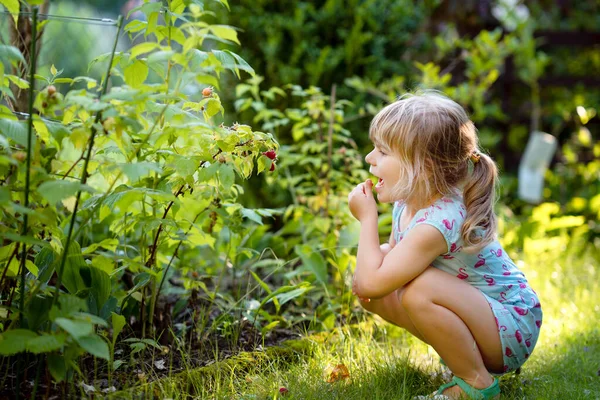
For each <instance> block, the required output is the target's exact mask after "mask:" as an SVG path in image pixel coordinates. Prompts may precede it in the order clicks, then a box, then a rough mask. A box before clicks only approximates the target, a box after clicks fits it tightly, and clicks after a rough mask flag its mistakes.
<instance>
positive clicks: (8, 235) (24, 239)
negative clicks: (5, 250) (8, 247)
mask: <svg viewBox="0 0 600 400" xmlns="http://www.w3.org/2000/svg"><path fill="white" fill-rule="evenodd" d="M0 238H5V239H9V240H10V241H11V242H19V243H25V244H29V245H32V246H33V245H37V246H42V247H48V246H50V243H48V242H46V241H44V240H39V239H36V238H33V237H31V236H21V235H17V234H16V233H13V232H0Z"/></svg>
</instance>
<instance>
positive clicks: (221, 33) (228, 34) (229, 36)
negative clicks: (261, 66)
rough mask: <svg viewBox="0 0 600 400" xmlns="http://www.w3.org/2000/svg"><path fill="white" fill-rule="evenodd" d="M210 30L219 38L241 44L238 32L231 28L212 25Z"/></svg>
mask: <svg viewBox="0 0 600 400" xmlns="http://www.w3.org/2000/svg"><path fill="white" fill-rule="evenodd" d="M209 29H210V30H211V31H212V33H214V34H215V35H216V36H217V37H220V38H221V39H225V40H229V41H232V42H234V43H237V44H241V43H240V41H239V40H238V37H237V32H236V30H235V29H233V28H232V27H231V26H227V25H211V26H210V27H209Z"/></svg>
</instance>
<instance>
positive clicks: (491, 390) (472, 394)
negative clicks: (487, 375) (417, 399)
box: [436, 376, 500, 400]
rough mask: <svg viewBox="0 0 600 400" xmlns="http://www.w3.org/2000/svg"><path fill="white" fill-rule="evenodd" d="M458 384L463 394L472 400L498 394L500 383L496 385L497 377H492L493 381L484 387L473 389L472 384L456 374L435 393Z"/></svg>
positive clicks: (485, 399)
mask: <svg viewBox="0 0 600 400" xmlns="http://www.w3.org/2000/svg"><path fill="white" fill-rule="evenodd" d="M455 385H458V387H459V388H461V389H462V390H463V392H465V394H466V395H467V396H468V397H469V399H472V400H487V399H493V398H494V397H496V396H498V395H499V394H500V385H498V379H497V378H494V382H493V383H492V384H491V385H490V386H488V387H486V388H485V389H475V388H474V387H473V386H471V385H469V384H468V383H467V382H465V381H463V380H462V379H460V378H459V377H458V376H455V377H453V378H452V380H451V381H450V382H448V383H446V384H445V385H442V386H440V388H439V389H438V391H437V392H436V394H442V393H443V392H444V390H446V389H448V388H449V387H452V386H455Z"/></svg>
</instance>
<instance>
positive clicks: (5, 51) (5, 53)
mask: <svg viewBox="0 0 600 400" xmlns="http://www.w3.org/2000/svg"><path fill="white" fill-rule="evenodd" d="M5 1H10V2H15V3H17V7H16V10H17V11H16V12H17V13H18V12H19V0H0V3H3V2H5ZM3 4H4V3H3ZM9 11H10V10H9ZM0 60H2V61H8V62H9V63H11V64H12V65H16V64H17V62H22V63H24V64H25V63H26V61H25V58H24V57H23V54H21V52H20V51H19V49H17V48H16V47H14V46H8V45H5V44H2V45H0Z"/></svg>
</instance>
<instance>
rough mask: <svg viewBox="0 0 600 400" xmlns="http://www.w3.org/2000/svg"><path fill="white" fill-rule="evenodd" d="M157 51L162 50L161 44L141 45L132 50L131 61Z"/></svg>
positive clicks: (144, 43) (147, 43)
mask: <svg viewBox="0 0 600 400" xmlns="http://www.w3.org/2000/svg"><path fill="white" fill-rule="evenodd" d="M156 49H160V44H158V43H156V42H143V43H140V44H138V45H136V46H134V47H133V48H132V49H131V55H130V56H129V59H131V60H132V59H134V58H136V57H137V56H139V55H141V54H145V53H149V52H151V51H153V50H156Z"/></svg>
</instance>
